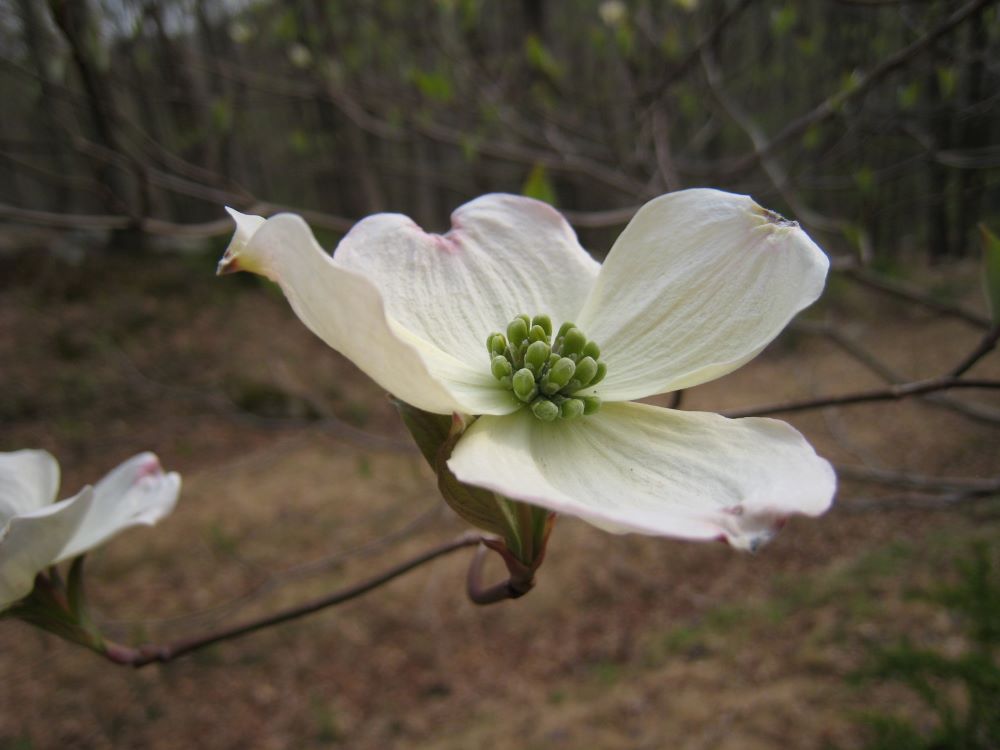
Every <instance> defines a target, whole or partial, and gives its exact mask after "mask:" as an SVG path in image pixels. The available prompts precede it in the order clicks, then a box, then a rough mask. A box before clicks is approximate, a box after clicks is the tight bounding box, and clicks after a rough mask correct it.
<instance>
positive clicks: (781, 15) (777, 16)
mask: <svg viewBox="0 0 1000 750" xmlns="http://www.w3.org/2000/svg"><path fill="white" fill-rule="evenodd" d="M797 18H798V16H797V14H796V12H795V6H794V5H793V4H792V3H788V4H787V5H785V7H783V8H779V9H778V10H775V11H772V13H771V30H772V31H773V32H774V35H775V36H784V35H785V34H787V33H788V32H789V31H791V30H792V27H794V26H795V21H796V20H797Z"/></svg>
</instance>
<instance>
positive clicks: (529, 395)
mask: <svg viewBox="0 0 1000 750" xmlns="http://www.w3.org/2000/svg"><path fill="white" fill-rule="evenodd" d="M512 385H513V388H514V395H515V396H517V397H518V399H519V400H521V401H523V402H524V403H528V402H529V401H531V400H532V399H533V398H534V397H535V396H537V395H538V388H537V387H536V386H535V374H534V373H533V372H532V371H531V370H529V369H528V368H527V367H522V368H521V369H520V370H518V371H517V372H516V373H514V378H513V380H512Z"/></svg>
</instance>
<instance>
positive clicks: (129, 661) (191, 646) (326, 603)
mask: <svg viewBox="0 0 1000 750" xmlns="http://www.w3.org/2000/svg"><path fill="white" fill-rule="evenodd" d="M481 541H482V537H481V536H480V535H478V534H474V533H470V534H463V535H462V536H460V537H458V538H457V539H455V540H453V541H451V542H448V543H446V544H443V545H440V546H438V547H434V548H432V549H430V550H428V551H426V552H422V553H421V554H419V555H417V556H416V557H413V558H411V559H410V560H407V561H406V562H403V563H400V564H399V565H396V566H394V567H392V568H390V569H389V570H387V571H385V572H383V573H379V574H378V575H376V576H374V577H372V578H369V579H367V580H365V581H362V582H361V583H357V584H355V585H353V586H349V587H347V588H345V589H341V590H340V591H336V592H334V593H332V594H327V595H325V596H321V597H319V598H318V599H314V600H312V601H309V602H305V603H304V604H298V605H296V606H294V607H290V608H288V609H284V610H281V611H279V612H276V613H274V614H270V615H265V616H264V617H260V618H257V619H253V620H250V621H248V622H244V623H241V624H239V625H234V626H232V627H228V628H222V629H220V630H216V631H213V632H210V633H206V634H204V635H199V636H194V637H191V638H183V639H181V640H178V641H174V642H173V643H167V644H164V645H157V644H146V645H142V646H138V647H132V646H126V645H123V644H119V643H106V644H105V651H104V653H103V656H104V657H105V658H107V659H108V660H109V661H112V662H114V663H115V664H123V665H127V666H131V667H137V668H138V667H144V666H146V665H147V664H152V663H153V662H169V661H173V660H174V659H176V658H178V657H180V656H183V655H185V654H189V653H191V652H193V651H198V650H200V649H203V648H206V647H207V646H211V645H213V644H216V643H220V642H222V641H230V640H234V639H236V638H240V637H242V636H244V635H249V634H250V633H254V632H256V631H258V630H263V629H264V628H269V627H271V626H273V625H278V624H281V623H283V622H288V621H290V620H295V619H298V618H299V617H304V616H305V615H309V614H312V613H313V612H318V611H320V610H322V609H326V608H327V607H332V606H334V605H336V604H341V603H343V602H346V601H349V600H351V599H355V598H357V597H359V596H361V595H362V594H366V593H368V592H369V591H371V590H373V589H376V588H378V587H379V586H382V585H384V584H386V583H388V582H389V581H391V580H393V579H394V578H398V577H399V576H401V575H403V574H404V573H409V572H410V571H411V570H413V569H415V568H418V567H420V566H421V565H424V564H425V563H428V562H430V561H432V560H435V559H437V558H439V557H443V556H444V555H447V554H449V553H451V552H455V551H456V550H460V549H464V548H466V547H473V546H476V545H479V544H480V542H481Z"/></svg>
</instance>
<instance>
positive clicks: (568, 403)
mask: <svg viewBox="0 0 1000 750" xmlns="http://www.w3.org/2000/svg"><path fill="white" fill-rule="evenodd" d="M585 410H586V404H584V402H583V400H582V399H579V398H568V399H566V400H565V401H563V402H562V404H560V405H559V416H560V417H562V418H563V419H573V418H574V417H579V416H580V415H582V414H583V412H584V411H585Z"/></svg>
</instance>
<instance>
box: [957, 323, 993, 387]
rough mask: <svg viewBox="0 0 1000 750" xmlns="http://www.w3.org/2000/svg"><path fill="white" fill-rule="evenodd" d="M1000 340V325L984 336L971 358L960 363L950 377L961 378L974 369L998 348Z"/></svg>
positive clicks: (972, 352) (971, 353)
mask: <svg viewBox="0 0 1000 750" xmlns="http://www.w3.org/2000/svg"><path fill="white" fill-rule="evenodd" d="M998 340H1000V324H997V325H995V326H993V330H992V331H990V332H989V333H987V334H986V335H985V336H983V340H982V341H980V342H979V346H977V347H976V348H975V349H973V350H972V351H971V352H969V356H968V357H966V358H965V359H963V360H962V361H961V363H959V364H958V365H957V366H956V367H955V369H954V370H952V371H951V372H950V373H948V374H949V375H951V376H952V377H953V378H957V377H960V376H962V375H964V374H965V373H966V372H968V371H969V370H971V369H972V367H973V366H974V365H975V364H976V363H977V362H978V361H979V360H981V359H982V358H983V357H985V356H986V355H987V354H989V353H990V352H991V351H993V350H994V349H995V348H996V345H997V341H998Z"/></svg>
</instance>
